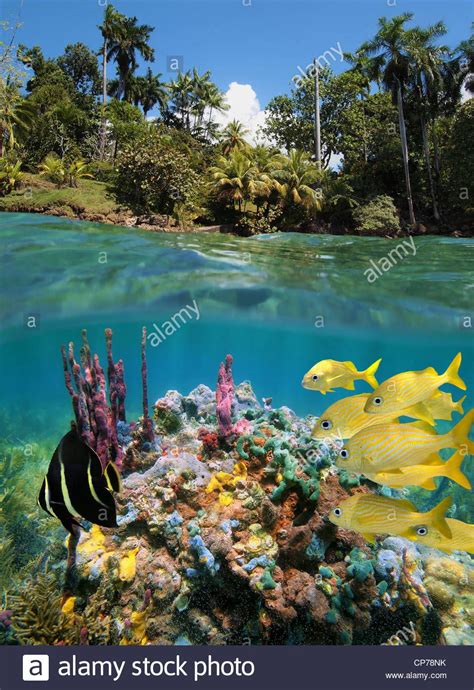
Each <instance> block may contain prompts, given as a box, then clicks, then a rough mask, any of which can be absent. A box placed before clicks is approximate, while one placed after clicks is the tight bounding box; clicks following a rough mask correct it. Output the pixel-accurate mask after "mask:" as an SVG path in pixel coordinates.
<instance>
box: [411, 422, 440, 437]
mask: <svg viewBox="0 0 474 690" xmlns="http://www.w3.org/2000/svg"><path fill="white" fill-rule="evenodd" d="M407 426H411V427H412V429H421V430H422V431H424V432H425V434H431V435H433V436H436V429H434V428H433V427H432V426H431V424H428V422H423V421H422V420H418V421H417V422H408V424H407Z"/></svg>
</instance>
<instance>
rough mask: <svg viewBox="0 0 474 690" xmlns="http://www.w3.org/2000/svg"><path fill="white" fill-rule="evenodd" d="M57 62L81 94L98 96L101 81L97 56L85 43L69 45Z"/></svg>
mask: <svg viewBox="0 0 474 690" xmlns="http://www.w3.org/2000/svg"><path fill="white" fill-rule="evenodd" d="M57 64H58V66H59V67H60V68H61V69H62V71H63V72H64V74H65V75H66V76H67V77H69V78H70V79H71V80H72V83H73V84H74V89H75V90H76V91H77V92H78V93H79V94H81V95H83V96H86V95H90V96H96V95H97V94H99V93H100V87H101V81H100V73H99V63H98V60H97V56H96V55H95V53H93V52H92V51H91V50H90V49H89V48H88V47H87V46H86V45H84V43H73V44H69V45H67V46H66V48H65V50H64V54H63V55H60V56H59V57H58V59H57Z"/></svg>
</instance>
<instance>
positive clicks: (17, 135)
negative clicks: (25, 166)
mask: <svg viewBox="0 0 474 690" xmlns="http://www.w3.org/2000/svg"><path fill="white" fill-rule="evenodd" d="M35 114H36V107H35V106H34V104H33V103H31V102H30V101H28V100H27V99H25V98H22V97H21V96H20V94H19V92H18V89H17V88H16V86H15V85H14V84H8V83H5V82H4V81H3V79H0V158H1V157H2V156H3V149H4V144H5V140H6V142H7V144H8V147H9V148H10V149H13V148H15V146H16V145H17V143H18V141H19V140H20V139H21V138H22V137H23V136H25V134H26V133H27V131H28V129H29V128H30V126H31V124H32V122H33V119H34V116H35Z"/></svg>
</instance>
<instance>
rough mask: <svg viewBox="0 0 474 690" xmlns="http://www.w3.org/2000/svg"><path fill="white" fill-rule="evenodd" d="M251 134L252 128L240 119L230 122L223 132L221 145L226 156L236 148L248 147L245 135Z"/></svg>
mask: <svg viewBox="0 0 474 690" xmlns="http://www.w3.org/2000/svg"><path fill="white" fill-rule="evenodd" d="M249 134H250V130H248V129H247V128H246V127H245V126H244V125H243V124H242V123H241V122H239V121H238V120H232V121H231V122H229V124H228V125H227V126H226V127H225V128H224V130H223V132H222V134H221V146H222V152H223V154H224V156H228V155H229V154H230V153H232V151H234V149H238V150H243V149H245V148H247V146H248V144H247V142H246V141H245V137H246V136H248V135H249Z"/></svg>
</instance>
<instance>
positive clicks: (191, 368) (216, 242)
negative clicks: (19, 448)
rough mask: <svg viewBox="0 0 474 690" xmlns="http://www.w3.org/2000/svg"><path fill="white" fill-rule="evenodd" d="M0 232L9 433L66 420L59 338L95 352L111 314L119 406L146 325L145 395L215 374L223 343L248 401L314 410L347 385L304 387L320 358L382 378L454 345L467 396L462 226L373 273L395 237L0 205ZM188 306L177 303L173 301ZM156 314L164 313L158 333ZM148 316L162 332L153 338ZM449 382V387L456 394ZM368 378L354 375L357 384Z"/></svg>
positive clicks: (136, 383) (468, 313) (440, 363)
mask: <svg viewBox="0 0 474 690" xmlns="http://www.w3.org/2000/svg"><path fill="white" fill-rule="evenodd" d="M0 232H1V238H2V251H3V254H4V255H3V257H2V267H3V270H2V276H1V279H0V309H1V316H2V331H1V341H0V365H1V387H0V410H1V411H2V413H3V414H4V415H6V419H8V424H4V425H3V428H2V429H0V434H5V433H8V435H10V436H12V437H13V439H15V438H16V439H20V440H23V441H24V440H25V438H27V437H28V438H31V437H33V438H35V437H37V438H38V439H42V440H44V439H46V438H51V439H54V441H55V442H57V441H58V440H59V438H60V437H61V436H62V434H63V433H64V432H65V431H66V430H67V429H68V425H69V420H70V418H71V401H70V398H69V395H68V393H67V391H66V389H65V387H64V379H63V372H62V364H61V357H60V347H61V345H63V344H65V345H67V343H68V342H69V341H73V342H74V343H75V344H76V352H77V353H78V352H79V348H80V344H81V330H82V329H83V328H86V329H87V332H88V337H89V342H90V345H91V349H92V350H93V351H94V352H97V353H98V354H99V355H100V357H101V361H102V364H104V362H105V343H104V336H103V332H104V328H106V327H110V328H112V330H113V352H114V357H115V359H119V358H122V359H123V360H124V364H125V379H126V384H127V389H128V393H127V402H126V406H127V412H128V416H129V417H130V418H133V417H137V416H138V415H139V414H140V409H141V381H140V366H141V363H140V338H141V329H142V326H146V327H147V329H148V334H149V342H148V348H147V356H148V389H149V396H150V402H151V403H153V402H154V401H155V400H156V399H157V398H159V397H161V396H163V395H164V394H165V393H166V391H167V390H170V389H176V390H178V391H180V392H181V393H183V394H186V393H188V392H189V391H191V390H192V389H193V388H195V387H196V386H197V385H198V384H200V383H204V384H206V385H208V386H211V387H213V388H214V387H215V383H216V376H217V369H218V367H219V363H220V362H221V361H222V360H223V359H224V357H225V355H226V354H227V353H230V354H232V355H233V357H234V378H235V380H236V381H237V382H239V381H242V380H249V381H250V382H251V383H252V386H253V388H254V390H255V393H256V395H257V397H258V398H259V399H261V398H264V397H265V398H267V397H271V398H272V404H273V406H275V407H279V406H281V405H286V406H288V407H290V408H291V409H293V410H294V411H295V412H296V413H297V414H298V415H302V416H303V415H307V414H314V415H319V414H320V413H321V412H323V411H324V409H325V408H326V407H328V406H329V405H330V404H331V403H333V402H334V401H335V400H337V399H338V398H340V397H344V396H345V395H348V394H350V393H349V391H345V390H341V389H338V390H336V391H335V392H334V393H332V394H328V395H325V396H323V395H321V394H320V393H317V392H314V391H308V390H304V389H303V388H302V386H301V379H302V377H303V375H304V373H305V372H306V371H307V370H308V369H309V368H310V367H311V366H312V365H313V364H314V363H315V362H317V361H318V360H321V359H326V358H332V359H336V360H350V361H353V362H354V364H355V365H356V366H357V367H358V368H359V369H364V368H366V367H367V366H368V365H369V364H371V363H372V362H373V361H374V360H376V359H378V358H379V357H381V358H382V363H381V365H380V368H379V372H378V377H379V380H383V379H384V378H387V377H388V376H391V375H393V374H395V373H397V372H400V371H405V370H410V369H422V368H424V367H427V366H434V367H435V368H436V369H437V370H438V371H440V372H441V371H444V370H445V369H446V367H447V366H448V364H449V362H450V361H451V360H452V358H453V357H454V355H455V354H456V353H457V352H459V351H460V352H462V354H463V364H462V367H461V375H462V377H463V378H464V380H465V381H466V383H467V385H468V391H467V395H468V397H467V399H466V402H465V405H464V408H465V409H469V407H471V406H472V404H473V390H474V371H473V366H472V361H473V359H472V355H473V333H474V314H473V312H472V306H473V303H474V300H473V290H474V255H473V252H472V251H469V250H472V246H473V241H472V240H470V239H461V238H447V237H434V236H428V237H415V238H414V239H413V245H414V247H415V248H416V253H413V252H409V253H404V252H402V251H399V252H398V259H397V258H396V256H397V255H394V254H393V252H392V254H391V256H392V257H395V259H396V262H393V265H392V266H391V267H390V268H389V270H387V271H386V272H382V275H378V277H377V279H376V280H375V281H372V282H369V280H368V279H367V275H368V274H367V269H369V268H370V267H371V266H373V265H374V263H375V264H376V265H379V264H380V262H381V261H382V259H383V258H384V257H387V256H389V252H391V250H393V249H394V248H395V247H397V245H398V244H399V242H401V240H396V239H395V240H394V239H386V238H366V237H355V236H330V235H302V234H297V233H282V234H275V235H265V236H262V235H261V236H256V237H252V238H236V237H232V236H228V235H222V234H214V233H173V234H171V233H154V232H145V231H141V230H137V229H134V228H121V227H115V226H107V225H100V224H94V223H86V222H78V221H72V220H67V219H63V218H53V217H48V216H40V215H26V214H10V213H3V214H0ZM371 262H372V263H371ZM385 265H386V264H385ZM193 304H194V305H196V309H195V310H194V312H193V311H191V310H188V312H187V314H188V315H186V312H184V311H182V310H183V308H184V309H186V308H187V307H190V306H192V305H193ZM178 313H181V314H182V316H181V318H178V317H176V315H177V314H178ZM173 317H175V318H174V319H173ZM167 322H171V323H174V324H175V327H174V331H172V329H170V328H168V332H169V333H170V334H169V335H166V334H165V333H164V330H163V324H166V323H167ZM157 329H158V330H159V331H160V332H161V333H162V335H163V336H165V337H162V338H159V337H155V338H154V339H152V338H151V335H152V334H153V333H157ZM171 331H172V332H171ZM158 339H159V340H160V342H159V344H157V343H156V341H157V340H158ZM445 389H446V390H450V391H451V392H452V393H453V395H454V398H455V399H456V400H457V399H459V398H460V397H461V395H463V393H462V391H459V390H456V389H454V388H452V387H446V388H445ZM367 390H369V389H368V386H367V384H365V383H364V382H357V383H356V392H365V391H367Z"/></svg>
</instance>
